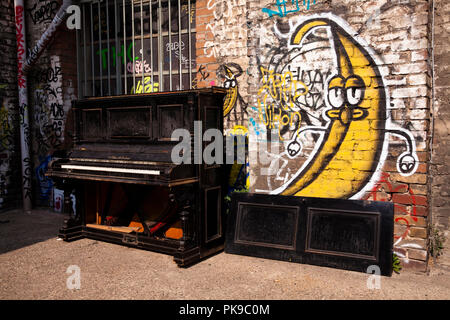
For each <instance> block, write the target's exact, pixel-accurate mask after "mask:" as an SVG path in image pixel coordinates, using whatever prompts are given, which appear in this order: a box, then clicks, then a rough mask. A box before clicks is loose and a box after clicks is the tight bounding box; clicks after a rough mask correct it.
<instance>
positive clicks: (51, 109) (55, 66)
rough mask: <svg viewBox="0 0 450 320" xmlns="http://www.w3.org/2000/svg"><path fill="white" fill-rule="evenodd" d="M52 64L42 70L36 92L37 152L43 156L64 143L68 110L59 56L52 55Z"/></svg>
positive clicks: (35, 132) (35, 135)
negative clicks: (66, 109)
mask: <svg viewBox="0 0 450 320" xmlns="http://www.w3.org/2000/svg"><path fill="white" fill-rule="evenodd" d="M50 64H51V66H50V67H48V68H47V69H44V70H40V71H39V76H38V78H37V79H38V81H39V82H40V87H39V88H37V89H36V90H35V94H34V112H33V114H34V124H35V126H34V131H33V132H34V137H35V138H36V141H37V154H38V155H39V156H41V157H43V156H44V155H45V154H48V153H49V152H51V150H54V149H57V148H58V147H60V146H61V145H62V139H63V131H64V127H63V126H64V121H65V117H66V111H65V109H64V103H63V98H62V93H63V92H62V73H61V67H60V65H59V59H58V58H57V57H51V61H50Z"/></svg>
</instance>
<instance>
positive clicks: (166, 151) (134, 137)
mask: <svg viewBox="0 0 450 320" xmlns="http://www.w3.org/2000/svg"><path fill="white" fill-rule="evenodd" d="M224 97H225V90H224V89H222V88H217V87H213V88H205V89H198V90H186V91H176V92H160V93H150V94H140V95H126V96H125V95H124V96H113V97H98V98H86V99H82V100H77V101H73V104H72V120H69V119H68V120H67V121H68V122H69V121H71V123H66V127H67V128H69V127H70V126H71V125H72V122H73V144H72V147H71V148H70V150H67V151H66V152H65V153H63V154H61V155H60V156H59V157H54V160H53V162H52V163H51V164H50V165H49V170H48V172H47V173H46V175H47V176H48V177H51V178H52V179H53V181H54V182H55V184H56V186H58V187H59V188H62V189H63V190H64V191H65V210H68V211H69V210H70V208H71V207H72V204H71V202H70V201H71V200H70V199H71V197H70V196H69V194H70V193H72V192H73V193H74V194H75V199H76V200H75V202H76V203H75V212H74V213H72V214H71V216H70V218H69V219H66V220H65V222H64V226H63V227H62V228H61V229H60V232H59V237H60V238H62V239H63V240H65V241H72V240H76V239H80V238H84V237H86V238H90V239H96V240H102V241H108V242H112V243H118V244H123V245H127V246H133V247H136V248H142V249H147V250H152V251H157V252H161V253H165V254H170V255H173V256H174V261H175V262H176V263H177V264H178V266H188V265H191V264H193V263H195V262H197V261H199V260H201V259H202V258H204V257H206V256H209V255H211V254H214V253H216V252H218V251H220V250H222V249H223V247H224V223H225V218H224V212H223V211H224V210H222V207H223V198H224V193H225V192H226V190H227V189H226V187H227V186H226V182H227V179H226V169H225V165H223V164H214V163H213V164H205V163H201V164H195V163H194V146H193V147H192V148H191V150H192V151H193V152H192V155H190V156H191V157H192V158H191V161H190V163H180V164H176V163H174V162H173V161H172V158H171V154H172V149H173V148H175V147H176V145H177V144H179V140H174V139H173V138H172V133H173V131H174V130H175V129H180V128H184V129H186V130H188V131H189V134H190V135H191V141H192V145H194V122H195V121H199V122H197V127H196V128H198V127H199V126H198V124H200V127H201V135H202V136H203V133H204V132H205V131H206V130H208V129H210V128H215V129H219V130H220V131H221V132H223V100H224ZM196 130H198V129H196ZM207 143H209V142H202V143H201V150H203V149H204V147H205V146H206V144H207ZM197 162H198V161H197Z"/></svg>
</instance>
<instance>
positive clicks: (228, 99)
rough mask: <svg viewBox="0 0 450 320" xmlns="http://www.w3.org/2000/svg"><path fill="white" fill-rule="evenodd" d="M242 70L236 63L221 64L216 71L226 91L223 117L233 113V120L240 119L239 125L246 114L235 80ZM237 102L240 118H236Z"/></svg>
mask: <svg viewBox="0 0 450 320" xmlns="http://www.w3.org/2000/svg"><path fill="white" fill-rule="evenodd" d="M242 72H243V71H242V68H241V66H240V65H238V64H237V63H227V64H222V65H220V66H219V68H218V69H217V76H218V77H219V78H220V79H222V80H223V81H224V83H223V87H224V88H226V89H227V94H226V96H225V101H224V104H223V116H224V117H228V116H229V115H230V114H231V111H232V110H233V111H234V116H235V119H241V124H243V121H244V114H247V103H246V102H245V101H244V99H243V98H242V96H241V94H240V93H239V85H238V81H237V78H239V77H240V76H241V75H242ZM237 102H239V103H240V106H241V107H240V113H241V115H240V117H238V116H237V112H238V110H237V109H238V108H237V107H236V104H237Z"/></svg>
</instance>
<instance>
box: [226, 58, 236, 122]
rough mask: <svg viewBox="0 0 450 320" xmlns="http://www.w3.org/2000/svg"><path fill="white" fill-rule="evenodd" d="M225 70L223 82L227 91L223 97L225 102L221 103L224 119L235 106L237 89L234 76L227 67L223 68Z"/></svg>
mask: <svg viewBox="0 0 450 320" xmlns="http://www.w3.org/2000/svg"><path fill="white" fill-rule="evenodd" d="M224 69H225V78H226V79H227V81H226V82H225V88H226V89H227V94H226V96H225V101H224V103H223V116H224V117H226V116H227V115H228V114H229V113H230V111H231V110H232V109H233V108H234V106H235V105H236V100H237V96H238V87H237V83H236V76H235V75H234V74H233V72H232V71H231V70H230V68H228V67H227V66H224Z"/></svg>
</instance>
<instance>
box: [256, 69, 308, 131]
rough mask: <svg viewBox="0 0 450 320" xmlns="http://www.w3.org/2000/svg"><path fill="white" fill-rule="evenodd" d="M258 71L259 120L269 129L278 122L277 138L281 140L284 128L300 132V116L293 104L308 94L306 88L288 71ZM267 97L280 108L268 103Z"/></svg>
mask: <svg viewBox="0 0 450 320" xmlns="http://www.w3.org/2000/svg"><path fill="white" fill-rule="evenodd" d="M260 70H261V74H262V82H263V85H262V86H261V87H260V89H259V91H258V96H260V95H262V94H263V93H264V95H263V97H262V99H260V98H258V106H259V108H260V113H259V114H260V118H261V121H262V122H263V123H264V125H265V126H266V127H267V128H269V129H273V128H275V126H274V123H275V122H278V130H279V136H280V139H281V140H283V138H282V135H283V131H284V130H283V129H284V128H285V127H286V126H287V127H293V126H295V127H296V132H298V130H300V122H301V115H300V112H298V111H297V110H296V106H295V102H296V101H297V100H298V99H299V98H300V97H301V96H303V95H305V94H307V93H308V87H307V86H306V85H305V84H304V83H303V82H301V81H299V80H295V79H294V77H293V75H292V72H290V71H287V72H285V73H284V74H279V73H274V72H273V70H267V69H265V68H264V67H261V68H260ZM269 96H270V97H271V98H272V99H273V100H275V101H277V102H278V105H281V108H277V107H276V106H275V103H269V102H268V101H267V98H268V97H269ZM275 109H277V111H276V110H275Z"/></svg>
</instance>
